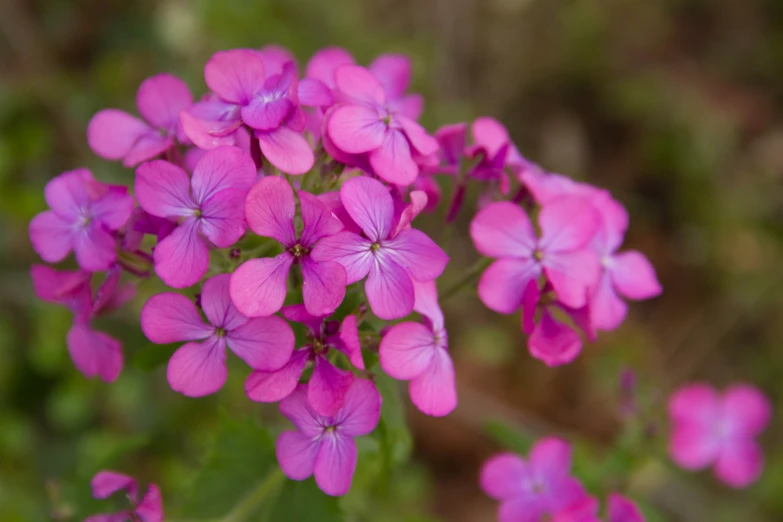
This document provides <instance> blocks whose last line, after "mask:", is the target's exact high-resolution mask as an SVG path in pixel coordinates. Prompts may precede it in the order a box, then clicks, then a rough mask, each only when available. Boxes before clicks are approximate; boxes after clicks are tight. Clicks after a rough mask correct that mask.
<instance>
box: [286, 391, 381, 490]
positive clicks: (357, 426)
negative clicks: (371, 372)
mask: <svg viewBox="0 0 783 522" xmlns="http://www.w3.org/2000/svg"><path fill="white" fill-rule="evenodd" d="M307 387H308V385H306V384H305V385H300V386H299V387H298V388H297V389H296V391H294V393H292V394H291V395H290V396H288V397H287V398H285V399H284V400H283V401H282V402H281V403H280V413H282V414H283V415H284V416H285V417H286V418H288V420H290V421H291V422H292V423H293V424H294V426H295V427H296V431H285V432H283V433H282V434H281V435H280V437H279V438H278V439H277V460H278V462H279V463H280V467H281V468H282V469H283V473H285V474H286V476H287V477H288V478H290V479H293V480H304V479H306V478H308V477H309V476H311V475H315V482H316V484H318V487H319V488H321V490H322V491H323V492H324V493H326V494H327V495H332V496H339V495H345V494H346V493H348V490H349V489H350V488H351V481H352V479H353V473H354V470H355V469H356V459H357V450H356V443H355V442H354V440H353V439H354V437H359V436H362V435H367V434H368V433H370V432H371V431H372V430H374V429H375V427H376V426H377V425H378V421H379V420H380V416H381V395H380V394H379V393H378V390H377V389H376V388H375V386H374V385H373V384H372V383H371V382H370V381H367V380H364V379H357V380H355V381H354V383H353V385H351V388H350V389H349V390H348V393H347V394H346V396H345V404H344V405H343V407H342V408H341V409H340V410H339V411H338V412H337V413H336V414H335V415H333V416H328V417H327V416H323V415H319V414H318V413H316V412H315V411H314V410H313V409H312V407H311V406H310V404H309V403H308V401H307V395H308V393H307Z"/></svg>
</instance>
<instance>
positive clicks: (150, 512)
mask: <svg viewBox="0 0 783 522" xmlns="http://www.w3.org/2000/svg"><path fill="white" fill-rule="evenodd" d="M90 486H91V487H92V496H93V497H95V498H97V499H106V498H109V497H110V496H112V495H113V494H115V493H117V492H118V491H123V492H125V495H126V496H127V497H128V500H129V501H130V504H131V507H130V509H127V510H125V511H119V512H117V513H108V514H102V515H92V516H91V517H88V518H87V519H86V520H85V521H84V522H124V521H126V520H138V521H140V522H163V501H162V499H161V497H160V490H159V489H158V486H156V485H155V484H150V485H149V486H148V487H147V492H146V493H144V496H143V497H142V498H141V500H139V485H138V484H137V483H136V481H135V480H134V479H133V478H131V477H129V476H127V475H123V474H121V473H117V472H115V471H100V472H98V473H97V474H96V475H95V476H94V477H93V478H92V481H91V482H90Z"/></svg>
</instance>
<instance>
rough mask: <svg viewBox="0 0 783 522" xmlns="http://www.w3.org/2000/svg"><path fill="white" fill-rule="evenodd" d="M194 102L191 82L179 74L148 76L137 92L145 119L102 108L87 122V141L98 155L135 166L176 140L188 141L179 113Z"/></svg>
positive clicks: (137, 100) (164, 149) (158, 153)
mask: <svg viewBox="0 0 783 522" xmlns="http://www.w3.org/2000/svg"><path fill="white" fill-rule="evenodd" d="M192 103H193V97H192V96H191V94H190V90H189V89H188V86H187V85H185V83H184V82H183V81H182V80H180V79H179V78H177V77H175V76H172V75H170V74H158V75H156V76H153V77H151V78H147V79H146V80H144V81H143V82H142V84H141V85H140V86H139V91H138V93H137V94H136V106H137V107H138V109H139V113H140V114H141V115H142V117H143V118H144V120H146V121H142V120H140V119H138V118H136V117H134V116H131V115H130V114H128V113H127V112H124V111H120V110H117V109H105V110H102V111H100V112H98V113H97V114H96V115H95V116H93V117H92V120H90V124H89V125H88V126H87V142H88V143H89V144H90V148H91V149H92V150H93V151H94V152H95V153H96V154H97V155H98V156H101V157H102V158H106V159H110V160H118V159H122V160H123V161H122V163H123V165H124V166H126V167H132V166H134V165H137V164H139V163H141V162H142V161H147V160H150V159H152V158H155V157H156V156H158V155H160V154H162V153H164V152H166V151H167V150H169V149H170V148H171V147H172V146H174V144H175V143H176V141H179V142H180V143H187V142H188V139H187V136H185V134H184V132H183V131H182V126H181V125H180V123H179V113H180V111H182V110H185V109H187V108H188V107H190V106H191V104H192Z"/></svg>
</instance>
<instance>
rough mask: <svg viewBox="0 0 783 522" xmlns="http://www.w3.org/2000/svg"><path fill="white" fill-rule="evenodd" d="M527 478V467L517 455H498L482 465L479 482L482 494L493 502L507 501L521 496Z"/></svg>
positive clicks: (528, 475) (528, 474)
mask: <svg viewBox="0 0 783 522" xmlns="http://www.w3.org/2000/svg"><path fill="white" fill-rule="evenodd" d="M529 478H530V471H529V467H528V465H527V463H526V462H525V461H524V460H522V458H521V457H520V456H519V455H515V454H513V453H500V454H498V455H495V456H493V457H492V458H490V459H489V460H487V461H486V462H485V463H484V465H483V466H482V467H481V474H480V479H479V481H480V484H481V489H482V490H483V491H484V493H486V494H487V495H489V496H490V497H492V498H494V499H495V500H507V499H511V498H514V497H518V496H522V495H523V494H524V493H525V489H524V488H525V483H526V482H527V480H528V479H529Z"/></svg>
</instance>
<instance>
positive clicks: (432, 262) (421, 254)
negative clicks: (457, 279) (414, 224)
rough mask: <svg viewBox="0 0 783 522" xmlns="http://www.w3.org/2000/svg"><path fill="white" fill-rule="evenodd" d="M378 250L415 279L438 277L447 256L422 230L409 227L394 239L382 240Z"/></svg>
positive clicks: (447, 260) (423, 279)
mask: <svg viewBox="0 0 783 522" xmlns="http://www.w3.org/2000/svg"><path fill="white" fill-rule="evenodd" d="M380 252H383V255H384V256H389V257H390V258H391V259H393V260H394V261H396V262H397V264H399V265H400V266H402V267H403V268H405V270H406V271H407V272H408V273H409V274H410V276H411V277H412V278H413V279H415V280H417V281H432V280H433V279H436V278H437V277H439V276H440V275H441V274H442V273H443V270H444V269H445V268H446V264H448V262H449V256H447V255H446V252H444V251H443V249H441V248H440V247H439V246H438V245H437V244H436V243H435V242H434V241H433V240H432V239H430V238H429V237H428V236H427V235H426V234H425V233H424V232H422V231H420V230H415V229H413V228H409V229H406V230H403V231H402V232H400V233H399V234H398V235H397V236H396V237H395V238H394V239H390V240H388V241H384V242H383V244H382V247H381V249H380Z"/></svg>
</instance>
